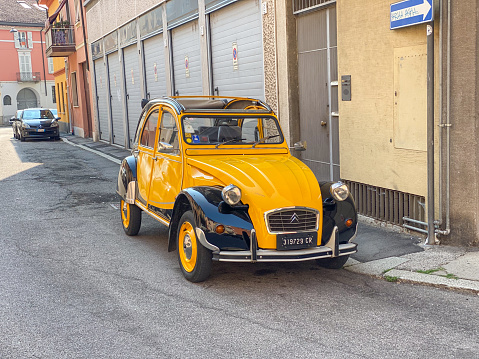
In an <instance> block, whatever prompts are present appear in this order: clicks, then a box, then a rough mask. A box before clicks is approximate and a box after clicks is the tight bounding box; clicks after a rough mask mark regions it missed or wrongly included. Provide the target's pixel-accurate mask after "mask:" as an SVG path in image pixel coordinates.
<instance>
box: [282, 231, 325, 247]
mask: <svg viewBox="0 0 479 359" xmlns="http://www.w3.org/2000/svg"><path fill="white" fill-rule="evenodd" d="M317 244H318V232H304V233H288V234H277V235H276V249H277V250H280V251H281V250H288V249H304V248H310V247H316V246H317Z"/></svg>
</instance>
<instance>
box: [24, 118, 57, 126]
mask: <svg viewBox="0 0 479 359" xmlns="http://www.w3.org/2000/svg"><path fill="white" fill-rule="evenodd" d="M22 121H23V122H24V123H26V124H28V125H30V126H39V125H50V124H51V123H52V121H54V119H47V120H45V119H43V120H40V119H31V120H25V119H23V120H22Z"/></svg>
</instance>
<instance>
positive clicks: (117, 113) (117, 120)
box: [108, 51, 125, 146]
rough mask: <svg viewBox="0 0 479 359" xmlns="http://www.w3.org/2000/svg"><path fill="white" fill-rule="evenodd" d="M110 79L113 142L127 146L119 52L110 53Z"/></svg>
mask: <svg viewBox="0 0 479 359" xmlns="http://www.w3.org/2000/svg"><path fill="white" fill-rule="evenodd" d="M108 80H109V82H110V106H111V122H112V127H113V143H115V144H117V145H120V146H125V129H124V121H123V98H122V94H121V86H122V83H121V67H120V61H119V60H118V52H117V51H115V52H114V53H112V54H110V55H108Z"/></svg>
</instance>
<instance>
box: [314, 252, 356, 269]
mask: <svg viewBox="0 0 479 359" xmlns="http://www.w3.org/2000/svg"><path fill="white" fill-rule="evenodd" d="M348 258H349V255H347V256H340V257H334V258H323V259H317V260H316V262H317V263H318V265H320V266H321V267H324V268H329V269H341V268H343V266H344V265H345V264H346V262H347V261H348Z"/></svg>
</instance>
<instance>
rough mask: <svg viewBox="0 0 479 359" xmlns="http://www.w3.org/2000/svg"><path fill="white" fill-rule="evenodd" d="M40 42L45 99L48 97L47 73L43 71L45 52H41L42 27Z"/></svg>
mask: <svg viewBox="0 0 479 359" xmlns="http://www.w3.org/2000/svg"><path fill="white" fill-rule="evenodd" d="M40 44H41V48H42V65H43V83H44V84H45V97H47V99H48V92H47V75H46V73H45V53H44V52H43V28H42V29H41V30H40Z"/></svg>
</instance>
